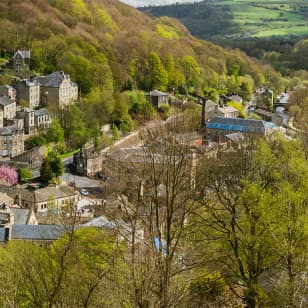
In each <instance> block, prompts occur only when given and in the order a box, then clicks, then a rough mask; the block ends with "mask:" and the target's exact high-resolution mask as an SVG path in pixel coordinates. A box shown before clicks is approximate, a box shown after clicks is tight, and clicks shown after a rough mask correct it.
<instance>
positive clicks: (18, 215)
mask: <svg viewBox="0 0 308 308" xmlns="http://www.w3.org/2000/svg"><path fill="white" fill-rule="evenodd" d="M10 212H11V213H12V214H13V215H14V223H15V224H16V225H26V224H27V223H28V220H29V218H30V214H31V210H29V209H19V208H13V207H12V208H10Z"/></svg>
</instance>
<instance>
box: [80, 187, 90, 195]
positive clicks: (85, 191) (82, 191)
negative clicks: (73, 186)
mask: <svg viewBox="0 0 308 308" xmlns="http://www.w3.org/2000/svg"><path fill="white" fill-rule="evenodd" d="M80 193H81V194H82V195H84V196H89V192H88V191H87V190H86V189H84V188H83V189H81V190H80Z"/></svg>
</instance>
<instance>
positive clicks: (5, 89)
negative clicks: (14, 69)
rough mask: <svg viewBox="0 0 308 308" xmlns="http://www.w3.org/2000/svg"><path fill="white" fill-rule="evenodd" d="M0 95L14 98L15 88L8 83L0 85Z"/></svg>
mask: <svg viewBox="0 0 308 308" xmlns="http://www.w3.org/2000/svg"><path fill="white" fill-rule="evenodd" d="M0 96H7V97H8V98H10V99H12V100H14V101H15V100H16V90H15V88H14V87H12V86H10V85H4V86H0Z"/></svg>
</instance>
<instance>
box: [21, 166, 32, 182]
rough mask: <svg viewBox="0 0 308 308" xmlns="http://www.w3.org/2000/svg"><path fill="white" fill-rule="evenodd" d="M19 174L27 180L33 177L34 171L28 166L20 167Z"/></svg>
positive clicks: (22, 178) (23, 179)
mask: <svg viewBox="0 0 308 308" xmlns="http://www.w3.org/2000/svg"><path fill="white" fill-rule="evenodd" d="M18 175H19V178H20V179H21V180H22V181H27V180H29V179H31V178H32V172H31V171H30V170H29V169H27V168H20V169H19V170H18Z"/></svg>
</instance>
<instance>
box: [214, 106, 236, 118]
mask: <svg viewBox="0 0 308 308" xmlns="http://www.w3.org/2000/svg"><path fill="white" fill-rule="evenodd" d="M216 115H217V116H218V117H224V118H238V116H239V112H238V110H237V109H235V108H234V107H232V106H223V107H219V108H217V111H216Z"/></svg>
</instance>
